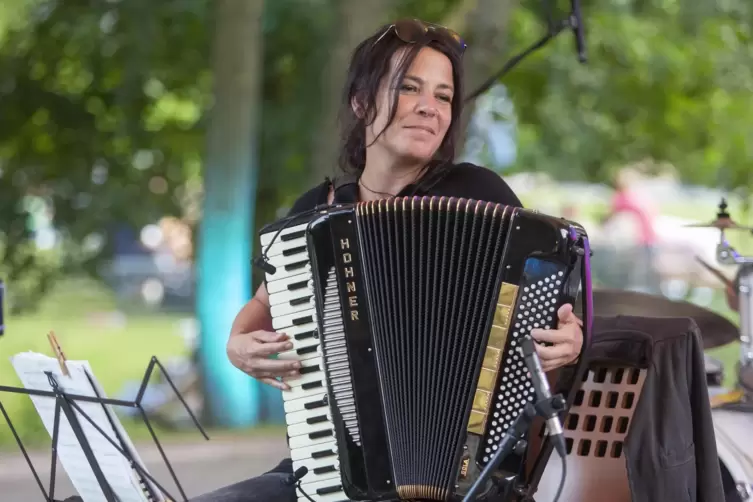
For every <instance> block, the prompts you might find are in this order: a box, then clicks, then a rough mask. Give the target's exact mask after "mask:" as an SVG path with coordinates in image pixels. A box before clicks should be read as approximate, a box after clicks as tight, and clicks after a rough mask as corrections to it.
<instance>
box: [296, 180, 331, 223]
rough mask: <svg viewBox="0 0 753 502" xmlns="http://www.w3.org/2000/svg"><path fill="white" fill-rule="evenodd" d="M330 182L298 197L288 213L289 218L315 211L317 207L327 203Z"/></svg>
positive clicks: (325, 182) (327, 181) (323, 183)
mask: <svg viewBox="0 0 753 502" xmlns="http://www.w3.org/2000/svg"><path fill="white" fill-rule="evenodd" d="M329 187H330V181H329V180H325V181H323V182H321V183H319V184H318V185H316V186H314V187H312V188H310V189H309V190H307V191H306V192H304V193H303V194H302V195H301V196H300V197H298V198H297V199H296V200H295V202H293V205H292V206H291V207H290V211H288V216H293V215H295V214H298V213H302V212H304V211H308V210H311V209H314V208H315V207H316V206H319V205H321V204H326V203H327V195H328V194H329Z"/></svg>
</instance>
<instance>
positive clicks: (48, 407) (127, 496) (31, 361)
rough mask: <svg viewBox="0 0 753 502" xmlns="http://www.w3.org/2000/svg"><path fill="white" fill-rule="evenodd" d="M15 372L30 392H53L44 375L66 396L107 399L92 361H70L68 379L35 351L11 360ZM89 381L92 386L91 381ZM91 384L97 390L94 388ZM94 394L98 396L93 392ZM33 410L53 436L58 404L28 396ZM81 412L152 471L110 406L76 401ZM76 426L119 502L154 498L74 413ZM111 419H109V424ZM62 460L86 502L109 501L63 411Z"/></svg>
mask: <svg viewBox="0 0 753 502" xmlns="http://www.w3.org/2000/svg"><path fill="white" fill-rule="evenodd" d="M11 363H12V364H13V368H14V369H15V370H16V373H17V374H18V377H19V378H20V379H21V382H22V384H23V385H24V387H26V388H27V389H37V390H45V391H51V390H52V387H51V386H50V382H49V379H48V378H47V375H46V374H45V372H51V373H52V375H53V376H54V378H55V380H56V381H57V383H58V385H59V387H60V388H61V389H63V390H64V391H65V392H66V393H67V394H76V395H81V396H88V397H98V396H97V395H99V397H102V398H104V397H106V394H105V393H104V391H103V390H102V388H101V387H100V386H99V384H98V383H97V381H96V379H95V378H94V372H93V371H92V369H91V367H90V366H89V362H88V361H67V362H66V367H67V368H68V373H69V374H70V376H65V375H63V373H62V371H61V369H60V364H59V363H58V360H57V359H55V358H52V357H48V356H45V355H42V354H37V353H34V352H24V353H21V354H17V355H15V356H13V357H12V358H11ZM87 373H88V375H89V377H91V382H90V380H89V378H88V377H87ZM92 383H93V384H94V387H92ZM95 390H96V393H95ZM30 397H31V400H32V402H33V403H34V406H35V408H36V410H37V412H38V413H39V416H40V418H41V419H42V422H43V423H44V426H45V428H46V429H47V432H48V433H49V434H50V437H52V434H53V430H54V429H53V427H54V423H55V399H54V398H51V397H44V396H30ZM75 403H76V404H77V405H78V406H79V407H80V408H81V410H82V411H83V412H84V413H85V414H86V415H87V416H88V417H89V418H90V419H91V420H92V422H94V423H95V424H97V426H98V427H99V428H100V429H101V430H102V431H103V432H104V433H105V434H107V436H108V437H109V438H110V439H111V440H112V441H113V442H114V443H115V444H116V445H118V447H120V448H122V449H125V450H126V451H127V452H129V453H130V454H131V455H132V456H133V458H134V461H135V462H136V463H137V464H138V465H139V466H140V467H141V468H142V469H143V470H144V471H145V472H149V471H148V470H147V469H146V468H145V466H144V463H143V462H142V461H141V458H139V457H138V454H137V453H136V449H135V448H134V446H133V444H132V443H131V441H130V439H129V437H128V434H127V433H126V432H125V430H124V429H123V427H122V425H121V423H120V420H119V419H118V417H117V416H116V415H115V413H114V412H113V410H112V409H111V407H110V406H108V405H105V406H102V405H101V404H99V403H90V402H86V401H75ZM74 412H75V413H76V416H77V418H78V422H79V424H80V425H81V429H82V430H83V432H84V434H85V435H86V438H87V439H88V442H89V445H90V447H91V449H92V451H93V453H94V456H95V458H96V459H97V462H98V464H99V466H100V468H101V469H102V473H103V474H104V477H105V479H106V480H107V482H108V483H109V485H110V487H111V488H112V490H113V492H114V493H115V495H116V497H117V498H118V500H119V501H120V502H148V501H149V500H150V497H149V495H148V493H145V491H144V489H143V487H142V486H141V483H140V481H139V478H138V476H137V473H136V471H135V470H134V469H132V468H131V466H130V464H129V462H128V460H127V459H126V457H125V456H123V455H122V454H121V453H120V452H119V451H118V450H116V449H115V448H114V447H113V445H112V444H111V443H110V442H109V441H107V439H105V437H104V436H103V435H102V433H101V432H99V431H98V430H97V429H95V428H94V426H93V425H92V424H91V423H90V422H89V420H87V419H86V418H85V417H83V416H81V414H80V413H79V412H78V411H75V410H74ZM108 415H109V417H110V419H108ZM110 421H112V423H113V424H114V425H115V428H116V429H117V431H118V433H119V435H120V437H121V438H122V439H123V442H124V443H125V448H124V447H123V445H121V442H120V440H119V439H118V436H117V435H116V434H115V431H114V430H113V427H112V425H111V423H110ZM58 457H59V458H60V463H61V464H62V466H63V468H64V469H65V472H66V473H67V474H68V477H69V478H70V480H71V483H72V484H73V486H74V488H75V489H76V491H77V492H78V494H79V495H80V496H81V498H82V499H83V500H84V502H106V500H107V499H106V498H105V496H104V494H103V493H102V489H101V488H100V486H99V482H98V481H97V478H95V477H94V473H93V471H92V469H91V467H90V466H89V462H88V460H87V459H86V456H85V455H84V452H83V450H82V449H81V446H80V444H79V442H78V439H77V438H76V435H75V434H74V433H73V429H71V426H70V423H69V422H68V419H67V417H66V416H65V414H64V413H63V410H62V409H61V410H60V421H59V429H58ZM153 493H155V494H156V497H157V499H156V500H158V501H164V500H165V499H164V498H163V497H162V496H161V494H160V492H159V490H156V489H154V490H153Z"/></svg>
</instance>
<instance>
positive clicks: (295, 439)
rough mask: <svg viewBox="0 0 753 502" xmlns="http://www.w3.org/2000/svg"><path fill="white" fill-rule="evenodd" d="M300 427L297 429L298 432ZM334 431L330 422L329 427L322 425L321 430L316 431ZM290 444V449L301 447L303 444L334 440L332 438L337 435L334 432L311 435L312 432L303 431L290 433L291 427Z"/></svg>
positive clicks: (308, 444)
mask: <svg viewBox="0 0 753 502" xmlns="http://www.w3.org/2000/svg"><path fill="white" fill-rule="evenodd" d="M299 430H300V429H296V432H298V431H299ZM328 430H329V431H332V424H329V427H328V428H327V427H322V428H320V430H319V431H314V432H324V431H328ZM288 435H289V437H288V445H289V446H290V449H291V450H292V449H294V448H301V447H303V446H310V445H315V444H323V443H327V442H329V441H332V439H333V438H334V437H335V436H334V432H332V434H327V435H324V434H322V435H320V436H313V437H312V436H311V434H310V433H308V434H306V433H302V434H296V435H292V434H290V429H288Z"/></svg>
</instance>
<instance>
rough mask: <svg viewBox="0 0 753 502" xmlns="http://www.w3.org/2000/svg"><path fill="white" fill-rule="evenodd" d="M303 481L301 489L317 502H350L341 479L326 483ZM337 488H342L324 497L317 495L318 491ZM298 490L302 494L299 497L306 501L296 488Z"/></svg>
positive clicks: (329, 480)
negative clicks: (343, 489)
mask: <svg viewBox="0 0 753 502" xmlns="http://www.w3.org/2000/svg"><path fill="white" fill-rule="evenodd" d="M304 478H305V476H304ZM301 481H302V482H301V488H303V491H304V492H305V493H306V494H307V495H308V496H309V497H311V498H312V499H313V500H316V501H317V502H347V501H348V497H346V496H345V492H344V491H342V484H341V481H340V478H339V477H338V478H336V479H328V480H324V481H314V482H312V483H304V482H303V480H301ZM336 487H340V489H339V490H337V491H333V492H331V493H326V494H324V495H319V494H318V493H317V490H322V489H327V488H336ZM296 490H297V492H298V493H299V494H300V495H299V496H300V497H302V498H303V499H304V500H306V498H305V497H303V494H302V493H301V490H300V489H298V488H296ZM327 491H329V490H327Z"/></svg>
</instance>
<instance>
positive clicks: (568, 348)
mask: <svg viewBox="0 0 753 502" xmlns="http://www.w3.org/2000/svg"><path fill="white" fill-rule="evenodd" d="M557 317H558V319H559V322H558V323H557V329H541V328H535V329H532V330H531V336H532V337H533V339H534V340H536V341H537V342H549V343H551V344H552V345H551V346H549V347H547V346H544V345H539V344H536V352H537V353H538V355H539V359H541V367H542V368H543V369H544V371H551V370H553V369H556V368H559V367H561V366H565V365H567V364H570V363H572V362H573V361H575V360H576V359H577V358H578V356H579V355H580V350H581V347H583V322H582V321H581V320H580V319H578V317H577V316H576V315H575V314H574V313H573V306H572V305H570V304H569V303H568V304H565V305H563V306H561V307H560V308H559V310H558V311H557Z"/></svg>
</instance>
